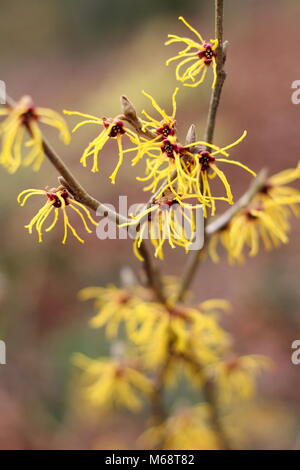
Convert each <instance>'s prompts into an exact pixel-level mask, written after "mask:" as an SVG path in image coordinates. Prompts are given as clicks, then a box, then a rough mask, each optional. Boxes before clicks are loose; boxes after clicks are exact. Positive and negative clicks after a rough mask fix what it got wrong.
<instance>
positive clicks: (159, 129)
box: [127, 88, 179, 165]
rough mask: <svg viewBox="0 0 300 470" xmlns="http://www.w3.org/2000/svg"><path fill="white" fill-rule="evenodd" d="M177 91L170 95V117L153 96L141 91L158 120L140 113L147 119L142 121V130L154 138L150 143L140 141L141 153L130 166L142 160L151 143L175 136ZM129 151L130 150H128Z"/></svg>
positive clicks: (143, 112) (144, 140)
mask: <svg viewBox="0 0 300 470" xmlns="http://www.w3.org/2000/svg"><path fill="white" fill-rule="evenodd" d="M178 90H179V88H176V89H175V91H174V92H173V95H172V108H173V109H172V114H171V116H169V115H168V114H167V113H166V111H165V110H164V109H163V108H162V107H161V106H159V104H158V103H157V101H156V100H155V99H154V98H153V96H151V95H150V94H149V93H146V92H145V91H142V93H143V95H145V96H146V97H147V98H149V100H150V101H151V104H152V106H153V108H154V109H155V111H156V112H157V113H158V114H160V120H158V119H156V118H153V117H152V116H150V115H149V114H148V113H147V112H146V111H144V110H143V111H142V114H144V116H145V117H146V118H147V121H146V120H144V119H142V123H143V130H144V131H145V130H149V131H151V132H152V133H153V134H154V137H153V139H151V140H150V141H147V139H144V138H143V139H142V140H143V142H142V143H141V144H140V146H141V149H142V150H143V151H140V152H139V153H138V155H137V157H135V158H134V159H133V160H132V165H136V164H137V163H138V161H139V160H140V159H141V158H142V156H143V154H144V153H145V152H147V149H148V148H149V150H150V148H151V145H152V143H153V142H158V141H162V140H163V139H166V138H168V137H169V136H174V135H175V134H176V120H175V116H176V109H177V105H176V95H177V93H178ZM127 151H128V150H127ZM129 151H131V150H130V149H129Z"/></svg>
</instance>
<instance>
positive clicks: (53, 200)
mask: <svg viewBox="0 0 300 470" xmlns="http://www.w3.org/2000/svg"><path fill="white" fill-rule="evenodd" d="M31 196H45V197H46V198H47V202H46V203H45V204H44V205H43V207H42V208H41V209H40V210H39V211H38V213H37V214H36V215H35V216H34V217H33V218H32V220H31V221H30V222H29V224H27V225H25V228H27V229H28V232H29V233H30V234H32V231H33V228H34V227H35V229H36V231H37V233H38V241H39V242H42V240H43V225H44V223H45V222H46V220H47V219H48V217H49V216H50V215H51V214H54V219H53V221H52V222H51V225H49V226H48V227H47V228H46V229H45V232H50V230H52V229H53V228H54V227H55V226H56V224H57V222H58V218H59V212H60V211H62V214H63V221H64V237H63V240H62V243H63V244H65V243H66V241H67V237H68V231H69V230H70V231H71V233H72V234H73V235H74V237H75V238H77V240H78V241H79V242H80V243H84V240H82V238H80V236H79V235H78V233H77V232H76V230H75V228H74V227H73V226H72V225H71V223H70V221H69V218H68V215H67V208H68V209H72V211H73V212H75V213H76V214H77V215H78V216H79V217H80V219H81V221H82V224H83V226H84V228H85V230H86V231H87V232H88V233H92V230H90V228H89V227H88V225H87V222H86V219H85V218H86V217H87V219H88V220H89V221H90V222H91V223H92V224H93V225H97V222H95V220H94V219H93V218H92V216H91V215H90V213H89V211H88V209H87V208H86V207H85V206H84V205H83V204H80V203H79V202H77V201H75V200H74V199H73V198H72V197H71V196H70V194H69V193H68V191H67V190H66V189H60V188H52V189H51V190H49V191H48V190H43V189H25V191H22V192H21V193H20V194H19V196H18V202H19V204H20V205H21V206H24V204H25V203H26V201H27V199H28V198H30V197H31Z"/></svg>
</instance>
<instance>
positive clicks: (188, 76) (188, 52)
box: [165, 16, 219, 88]
mask: <svg viewBox="0 0 300 470" xmlns="http://www.w3.org/2000/svg"><path fill="white" fill-rule="evenodd" d="M178 19H179V20H181V21H182V22H183V23H184V24H185V25H186V26H187V27H188V28H189V30H190V31H192V32H193V33H194V34H195V36H196V38H197V40H194V39H189V38H185V37H181V36H177V35H174V34H168V38H169V39H168V41H167V42H166V43H165V45H169V44H174V43H183V44H184V45H185V46H186V47H185V48H184V49H183V50H182V51H180V52H179V53H178V55H176V56H174V57H171V58H170V59H168V60H167V61H166V65H169V64H170V63H171V62H173V61H174V60H180V62H179V63H178V65H177V67H176V78H177V80H178V81H180V82H182V83H183V84H184V85H185V86H190V87H196V86H198V85H200V84H201V83H203V81H204V79H205V77H206V73H207V69H208V67H209V66H210V65H212V68H213V74H214V80H213V83H212V88H214V87H215V84H216V79H217V72H216V67H217V64H216V57H217V52H216V50H217V48H218V44H219V43H218V40H217V39H211V40H210V41H209V42H207V41H205V40H204V39H203V38H202V36H201V34H200V33H199V32H198V31H197V30H196V29H194V28H193V27H192V26H191V25H190V24H189V23H188V22H187V21H186V20H185V19H184V18H183V17H182V16H180V17H179V18H178ZM183 66H186V68H185V70H184V72H182V67H183ZM198 76H200V78H199V79H198V80H196V77H198Z"/></svg>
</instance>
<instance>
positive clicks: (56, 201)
mask: <svg viewBox="0 0 300 470" xmlns="http://www.w3.org/2000/svg"><path fill="white" fill-rule="evenodd" d="M46 195H47V197H48V199H50V201H54V202H53V204H52V205H53V207H58V208H59V207H61V205H62V203H61V200H60V199H59V197H58V195H57V193H56V192H55V191H47V193H46ZM60 197H62V198H63V200H64V201H65V204H66V206H68V205H69V204H70V202H69V194H68V191H67V190H66V189H64V190H63V191H61V192H60Z"/></svg>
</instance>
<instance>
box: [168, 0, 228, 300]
mask: <svg viewBox="0 0 300 470" xmlns="http://www.w3.org/2000/svg"><path fill="white" fill-rule="evenodd" d="M223 7H224V2H223V0H215V37H216V39H218V43H219V45H218V48H217V57H216V63H217V67H216V73H217V79H216V84H215V88H214V89H213V90H212V94H211V98H210V103H209V111H208V118H207V125H206V130H205V134H204V141H205V142H208V143H212V140H213V135H214V130H215V125H216V117H217V111H218V107H219V104H220V98H221V93H222V88H223V84H224V81H225V78H226V72H225V70H224V64H225V59H226V50H225V45H224V46H223V16H224V15H223ZM204 245H205V242H204ZM203 248H204V247H202V248H201V249H200V250H195V251H193V253H191V254H190V256H189V258H188V262H187V267H186V270H185V273H184V275H183V280H182V283H181V286H180V289H179V292H178V296H177V300H178V301H182V300H183V298H184V296H185V294H186V291H187V289H188V287H189V286H190V284H191V282H192V280H193V278H194V276H195V273H196V271H197V267H198V264H199V261H200V260H201V258H202V254H203Z"/></svg>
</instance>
